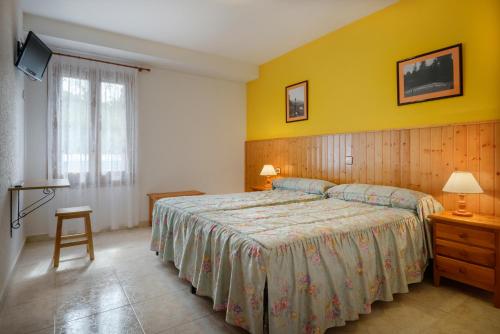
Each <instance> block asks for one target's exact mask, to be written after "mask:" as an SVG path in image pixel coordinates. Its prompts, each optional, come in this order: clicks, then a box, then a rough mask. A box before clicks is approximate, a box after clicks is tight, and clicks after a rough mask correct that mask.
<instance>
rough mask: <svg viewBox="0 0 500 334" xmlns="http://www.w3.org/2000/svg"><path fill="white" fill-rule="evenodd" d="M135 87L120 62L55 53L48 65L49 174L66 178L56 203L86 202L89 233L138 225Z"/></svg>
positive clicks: (134, 78)
mask: <svg viewBox="0 0 500 334" xmlns="http://www.w3.org/2000/svg"><path fill="white" fill-rule="evenodd" d="M136 85H137V71H136V70H134V69H129V68H125V67H122V66H115V65H108V64H102V63H97V62H91V61H86V60H77V59H73V58H68V57H60V56H55V57H53V59H52V60H51V63H50V66H49V72H48V97H49V98H48V110H49V115H48V134H49V136H48V154H49V159H48V173H49V178H67V179H69V181H70V183H71V188H70V189H68V190H64V191H59V192H58V194H57V200H56V202H57V204H58V205H60V206H61V205H62V206H81V205H90V206H91V207H92V209H93V216H92V219H93V221H92V225H93V229H94V230H95V231H100V230H105V229H117V228H121V227H132V226H135V225H137V224H138V223H139V215H138V212H139V209H138V201H137V188H138V187H137V180H136V175H137V168H136V166H137V161H136V160H137V149H136V148H137V88H136ZM53 231H54V229H51V230H50V231H49V234H53Z"/></svg>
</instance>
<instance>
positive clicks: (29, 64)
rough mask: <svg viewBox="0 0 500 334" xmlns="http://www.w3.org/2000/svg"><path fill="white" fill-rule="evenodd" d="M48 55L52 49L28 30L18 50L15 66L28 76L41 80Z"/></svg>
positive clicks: (48, 58) (47, 61) (50, 54)
mask: <svg viewBox="0 0 500 334" xmlns="http://www.w3.org/2000/svg"><path fill="white" fill-rule="evenodd" d="M50 57H52V51H51V50H50V49H49V47H48V46H47V45H45V43H44V42H42V41H41V40H40V38H38V37H37V36H36V35H35V34H34V33H33V31H30V32H29V33H28V37H27V38H26V41H25V42H24V45H23V46H22V48H21V50H20V52H19V56H18V58H17V60H16V67H17V68H18V69H20V70H21V71H23V72H24V73H26V75H28V76H29V77H30V78H33V79H35V80H38V81H41V80H42V77H43V74H44V73H45V69H46V68H47V64H48V63H49V60H50Z"/></svg>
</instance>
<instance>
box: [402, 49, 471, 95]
mask: <svg viewBox="0 0 500 334" xmlns="http://www.w3.org/2000/svg"><path fill="white" fill-rule="evenodd" d="M397 74H398V105H404V104H409V103H417V102H424V101H430V100H436V99H442V98H446V97H453V96H461V95H463V88H462V44H457V45H453V46H449V47H447V48H444V49H440V50H436V51H432V52H429V53H425V54H421V55H418V56H416V57H413V58H409V59H405V60H400V61H398V62H397Z"/></svg>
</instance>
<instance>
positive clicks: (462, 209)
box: [453, 194, 472, 217]
mask: <svg viewBox="0 0 500 334" xmlns="http://www.w3.org/2000/svg"><path fill="white" fill-rule="evenodd" d="M457 205H458V210H455V211H453V214H454V215H455V216H461V217H471V216H472V212H469V211H467V210H465V208H466V203H465V195H464V194H458V201H457Z"/></svg>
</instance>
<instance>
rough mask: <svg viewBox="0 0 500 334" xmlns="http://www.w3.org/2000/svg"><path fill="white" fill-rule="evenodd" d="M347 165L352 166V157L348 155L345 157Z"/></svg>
mask: <svg viewBox="0 0 500 334" xmlns="http://www.w3.org/2000/svg"><path fill="white" fill-rule="evenodd" d="M345 164H346V165H352V156H350V155H348V156H346V157H345Z"/></svg>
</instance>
